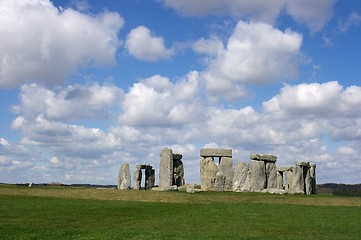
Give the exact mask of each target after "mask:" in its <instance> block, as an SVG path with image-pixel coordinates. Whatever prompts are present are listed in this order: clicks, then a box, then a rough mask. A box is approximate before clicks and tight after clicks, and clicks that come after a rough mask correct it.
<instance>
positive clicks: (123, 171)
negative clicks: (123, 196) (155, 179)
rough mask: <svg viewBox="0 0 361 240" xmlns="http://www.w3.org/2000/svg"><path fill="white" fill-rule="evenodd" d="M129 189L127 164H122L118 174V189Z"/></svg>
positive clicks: (129, 179) (129, 181) (129, 178)
mask: <svg viewBox="0 0 361 240" xmlns="http://www.w3.org/2000/svg"><path fill="white" fill-rule="evenodd" d="M130 187H131V176H130V168H129V164H128V163H126V164H123V165H121V166H120V169H119V173H118V189H130Z"/></svg>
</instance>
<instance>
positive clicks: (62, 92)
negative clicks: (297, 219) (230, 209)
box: [0, 0, 361, 184]
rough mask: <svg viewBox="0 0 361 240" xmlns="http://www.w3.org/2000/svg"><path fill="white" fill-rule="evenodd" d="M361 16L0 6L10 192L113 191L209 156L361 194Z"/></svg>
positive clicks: (312, 5)
mask: <svg viewBox="0 0 361 240" xmlns="http://www.w3.org/2000/svg"><path fill="white" fill-rule="evenodd" d="M360 34H361V3H360V2H359V1H355V0H352V1H336V0H322V1H311V0H303V1H301V0H297V1H287V0H277V1H272V2H268V1H248V0H244V1H236V0H226V1H216V0H212V1H209V0H207V1H206V0H199V1H190V0H154V1H131V0H109V1H91V0H88V1H86V0H84V1H73V0H59V1H48V0H29V1H20V0H19V1H17V0H15V1H14V0H1V1H0V116H1V118H0V121H1V122H0V123H1V124H0V176H1V177H0V182H10V183H17V182H62V183H95V184H115V183H116V178H117V174H118V169H119V166H120V165H121V164H123V163H129V164H130V166H131V169H132V171H133V169H134V167H135V165H136V164H139V163H147V164H152V165H154V167H155V168H156V169H158V167H159V153H160V150H161V149H162V148H164V147H171V148H172V149H173V151H174V152H177V153H181V154H183V161H184V166H185V178H186V182H199V149H200V148H201V147H227V148H232V149H233V155H234V157H233V159H234V163H237V162H240V161H247V162H248V161H250V160H249V155H250V153H254V152H256V153H270V154H274V155H276V156H278V160H277V165H278V166H289V165H294V163H295V161H299V160H303V161H310V162H315V163H316V164H317V176H318V182H319V183H326V182H336V183H360V180H361V158H360V155H361V152H360V151H361V150H360V149H361V142H360V140H361V86H360V83H359V78H360V77H359V76H361V68H360V66H359V65H360V62H361V46H360V43H359V42H360V39H361V37H360V36H361V35H360Z"/></svg>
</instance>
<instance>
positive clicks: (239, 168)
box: [232, 162, 249, 192]
mask: <svg viewBox="0 0 361 240" xmlns="http://www.w3.org/2000/svg"><path fill="white" fill-rule="evenodd" d="M248 173H249V164H248V163H247V162H240V163H237V164H236V165H235V167H234V176H233V186H232V189H233V191H234V192H242V191H248V190H249V189H247V190H246V189H245V182H246V180H247V177H248Z"/></svg>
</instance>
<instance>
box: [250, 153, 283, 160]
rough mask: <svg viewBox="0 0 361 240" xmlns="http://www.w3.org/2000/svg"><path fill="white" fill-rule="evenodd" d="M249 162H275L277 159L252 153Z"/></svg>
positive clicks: (268, 155)
mask: <svg viewBox="0 0 361 240" xmlns="http://www.w3.org/2000/svg"><path fill="white" fill-rule="evenodd" d="M250 158H251V160H258V161H267V162H276V161H277V157H276V156H274V155H271V154H258V153H252V154H251V155H250Z"/></svg>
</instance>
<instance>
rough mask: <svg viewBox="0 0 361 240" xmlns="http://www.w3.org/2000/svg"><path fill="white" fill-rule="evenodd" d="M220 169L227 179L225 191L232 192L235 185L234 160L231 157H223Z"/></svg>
mask: <svg viewBox="0 0 361 240" xmlns="http://www.w3.org/2000/svg"><path fill="white" fill-rule="evenodd" d="M218 169H219V171H220V172H222V173H223V175H224V177H225V185H224V190H225V191H232V183H233V160H232V158H231V157H221V160H220V163H219V166H218Z"/></svg>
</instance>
